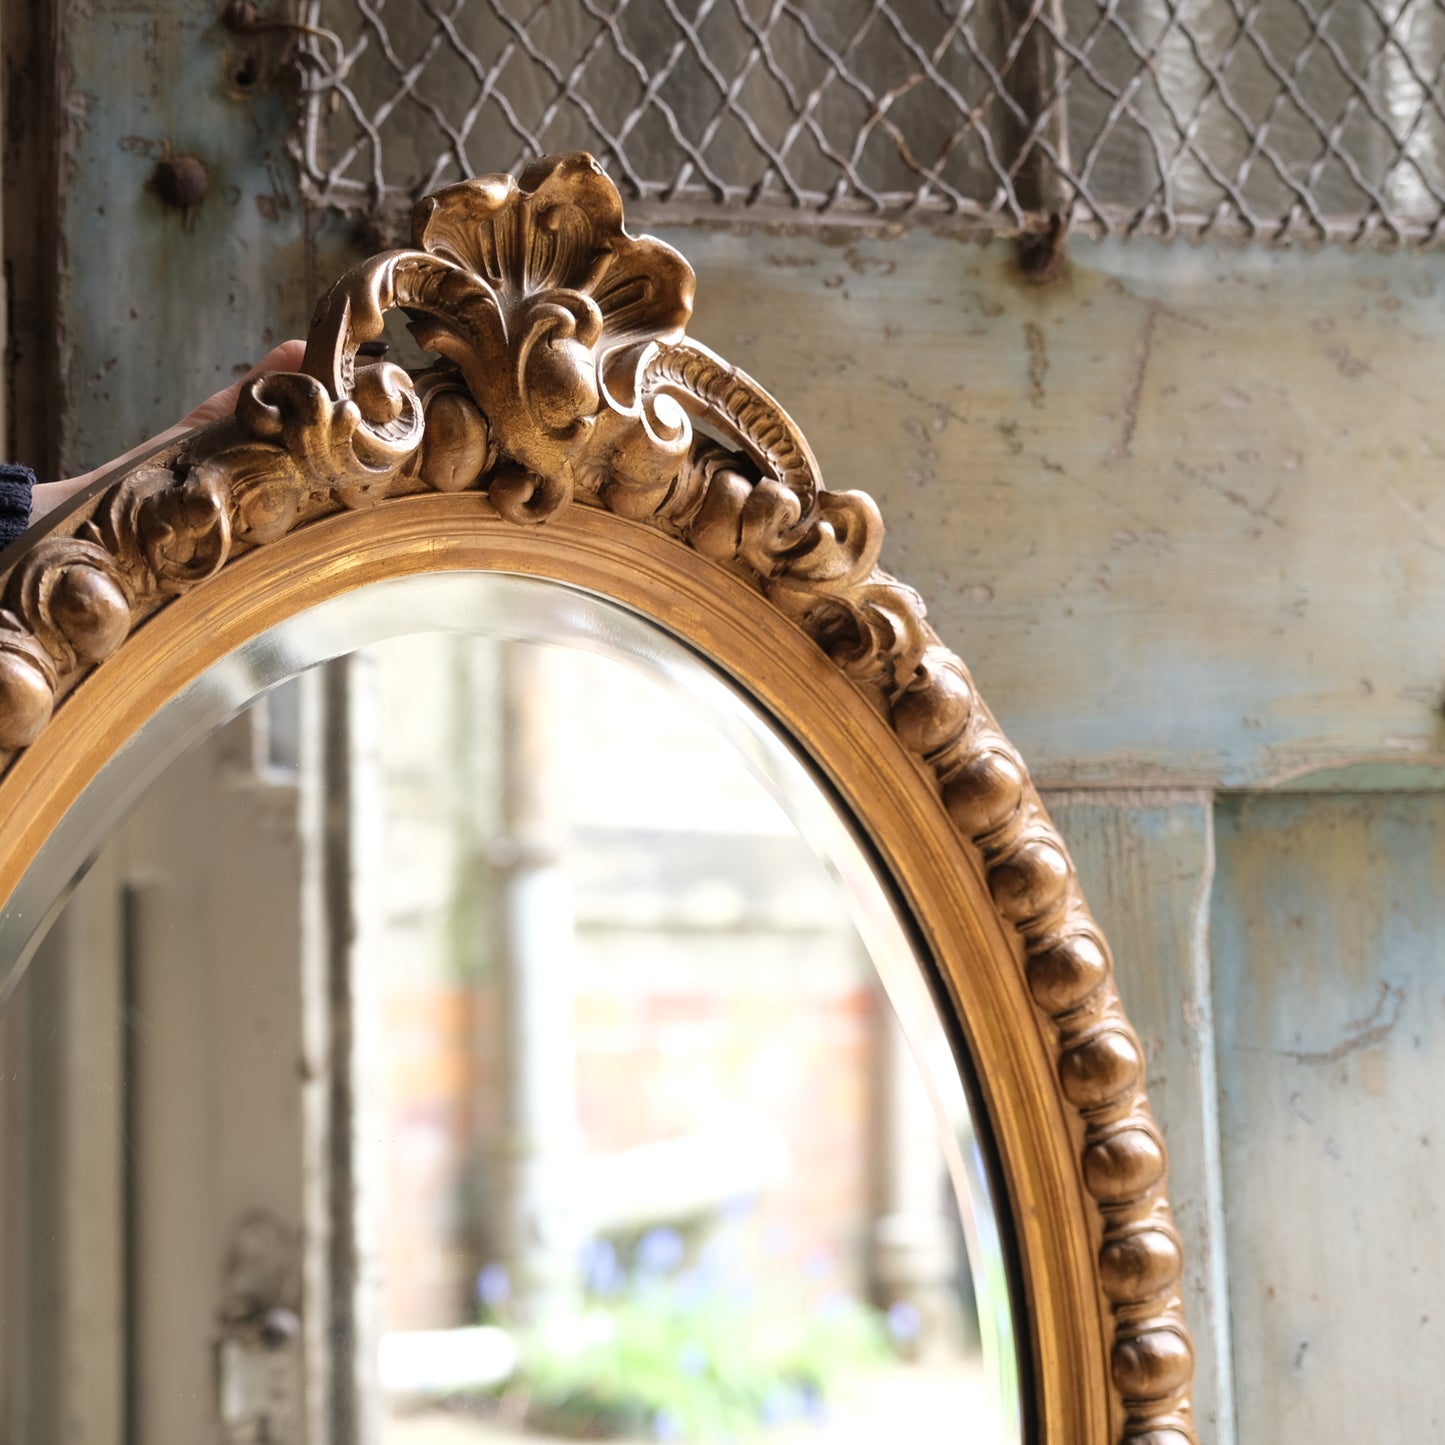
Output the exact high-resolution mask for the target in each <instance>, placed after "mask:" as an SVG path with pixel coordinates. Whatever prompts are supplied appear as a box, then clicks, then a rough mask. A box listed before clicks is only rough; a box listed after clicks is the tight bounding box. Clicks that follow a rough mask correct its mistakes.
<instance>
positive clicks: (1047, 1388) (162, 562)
mask: <svg viewBox="0 0 1445 1445" xmlns="http://www.w3.org/2000/svg"><path fill="white" fill-rule="evenodd" d="M692 294H693V274H692V271H691V269H690V268H689V267H688V265H687V263H686V262H685V261H684V260H683V259H682V257H681V256H679V255H678V254H677V253H676V252H675V251H673V250H672V249H671V248H670V247H668V246H666V245H664V244H663V243H661V242H659V241H656V240H653V239H651V238H647V237H641V238H634V237H632V236H629V235H628V234H627V232H626V231H625V230H624V229H623V224H622V207H621V202H620V199H619V197H618V194H617V191H616V189H615V188H614V187H613V186H612V184H611V182H609V181H608V180H607V178H606V177H605V176H604V175H603V174H602V172H601V170H600V168H599V167H598V166H597V164H596V163H595V162H594V161H593V160H592V159H591V158H590V157H588V156H583V155H572V156H564V157H559V158H553V159H550V160H547V161H543V162H540V163H538V164H537V165H536V166H534V167H533V168H532V169H531V170H529V171H528V172H527V173H526V174H525V175H524V176H523V177H522V178H521V181H520V183H519V182H516V181H513V180H511V179H510V178H508V177H505V176H492V177H488V178H485V179H482V180H477V181H469V182H465V183H463V184H461V185H456V186H451V187H449V188H448V189H446V190H444V191H441V192H440V193H438V194H437V195H434V196H431V197H428V198H427V199H425V200H423V201H422V202H421V204H420V205H419V206H418V208H417V212H416V219H415V238H414V246H413V247H412V248H410V249H402V250H394V251H388V252H384V253H382V254H381V255H378V256H376V257H373V258H372V259H371V260H369V261H366V262H365V263H363V264H361V265H359V266H357V267H355V268H354V269H353V270H351V271H349V272H348V273H347V274H346V275H345V276H344V277H343V278H342V279H341V281H340V282H339V283H338V284H337V285H336V286H335V288H334V289H333V290H332V291H331V293H330V294H329V295H328V296H327V297H326V298H325V299H324V301H323V302H322V303H321V305H320V307H319V308H318V311H317V315H316V319H315V322H314V324H313V327H312V331H311V335H310V337H309V340H308V343H307V349H306V357H305V361H304V363H303V368H302V370H301V372H299V373H296V374H287V373H272V374H268V375H265V376H261V377H259V378H257V379H256V380H254V381H252V382H250V383H248V384H247V386H246V387H245V388H244V389H243V391H242V395H241V399H240V402H239V404H238V405H237V408H236V413H235V416H234V418H233V419H229V420H227V421H225V422H221V423H218V424H216V425H215V426H213V427H210V428H208V429H206V430H204V431H201V432H197V433H194V434H192V435H191V436H190V437H188V438H185V439H183V440H182V441H180V442H178V443H175V444H173V445H171V446H169V447H168V448H166V449H164V450H162V451H161V452H159V453H157V454H156V455H155V456H153V457H151V458H149V459H147V460H146V461H144V462H143V463H141V464H139V465H137V466H135V467H134V468H133V469H132V470H130V471H129V472H127V473H125V474H124V475H121V476H120V477H119V479H118V480H112V479H106V480H104V481H102V482H101V483H99V484H97V486H96V487H95V488H94V489H92V491H91V492H89V493H88V494H87V495H86V496H85V497H84V498H83V499H82V500H81V501H80V502H79V504H78V505H76V506H74V507H72V508H71V509H69V510H68V511H67V512H66V513H64V514H63V515H62V516H61V517H60V518H59V519H57V520H56V521H54V522H53V523H52V524H51V525H50V526H49V527H48V529H46V530H45V531H44V532H43V533H42V534H41V535H40V536H38V537H37V538H36V539H35V540H34V541H32V542H30V544H29V545H28V547H25V548H23V550H19V552H18V556H17V559H16V560H15V561H14V562H13V565H11V566H10V567H9V569H8V571H7V572H6V574H5V575H4V577H3V578H0V586H3V601H4V610H3V611H0V748H3V749H4V753H3V756H0V764H3V766H4V769H5V771H4V775H3V778H0V818H3V819H4V827H3V829H0V897H9V896H10V894H11V892H12V890H13V889H14V888H15V886H16V883H17V882H18V880H19V879H20V878H21V876H22V874H23V873H24V871H25V869H26V868H27V867H28V866H29V865H30V863H31V861H32V860H33V859H34V858H35V855H36V853H37V850H38V849H39V848H40V846H41V845H42V843H43V842H44V840H45V838H46V837H47V835H48V834H49V832H50V830H51V829H52V828H53V827H54V826H55V824H56V823H57V822H58V820H59V819H60V817H61V816H62V814H63V813H64V811H65V810H66V809H67V808H68V807H69V806H70V804H71V803H72V802H73V801H74V800H75V799H76V798H77V797H78V796H79V795H80V793H81V791H82V790H83V789H84V788H85V786H86V784H87V782H88V781H90V780H91V779H92V778H93V777H94V776H95V775H96V773H97V772H98V770H99V769H100V768H101V767H102V766H103V765H104V764H105V763H106V761H107V760H108V759H110V758H111V757H112V756H113V755H114V754H115V752H116V750H117V749H118V747H119V746H120V745H121V744H122V743H123V742H124V741H125V740H126V739H127V738H129V737H131V736H132V735H133V734H134V732H135V731H136V730H137V729H138V728H139V727H140V726H141V724H142V723H144V722H145V720H146V719H147V718H148V717H149V716H151V715H152V714H153V713H154V712H155V711H156V710H157V709H158V708H159V707H160V706H161V705H162V704H164V703H165V702H166V701H167V700H168V699H169V698H171V697H173V696H175V694H176V693H177V692H179V691H180V690H181V689H182V688H183V687H185V686H186V685H187V684H188V683H190V682H192V681H193V680H194V679H196V678H197V677H198V676H200V674H201V673H202V672H203V671H204V670H205V669H206V668H207V667H208V666H210V665H211V664H212V663H213V662H215V661H216V660H217V659H219V658H220V657H223V656H224V655H225V654H226V653H227V652H228V651H231V650H233V649H235V648H237V647H239V646H241V645H243V644H244V643H246V642H247V641H248V640H250V639H252V638H254V637H256V636H258V635H260V634H261V633H262V632H263V631H265V630H266V629H267V628H269V627H271V626H273V625H274V624H276V623H277V622H279V621H282V620H284V619H285V618H287V617H289V616H292V615H294V614H296V613H298V612H300V611H302V610H303V609H305V608H308V607H310V606H312V605H314V604H316V603H319V602H323V601H326V600H328V599H329V598H331V597H335V596H339V595H340V594H342V593H344V592H347V591H349V590H351V589H354V588H356V587H360V586H364V585H366V584H367V583H370V582H373V581H379V580H384V579H387V578H394V577H402V576H407V575H411V574H414V573H417V572H424V571H436V570H446V569H478V568H480V569H488V570H498V571H504V572H513V573H521V574H529V575H533V576H541V577H548V578H552V579H555V580H558V581H562V582H566V583H569V584H571V585H573V586H579V587H583V588H587V589H589V590H591V591H593V592H596V593H598V594H601V595H602V596H605V597H608V598H611V599H613V600H615V601H617V602H619V603H621V604H623V605H624V606H626V607H630V608H632V609H633V610H635V611H637V612H639V613H641V614H642V615H644V616H646V617H648V618H650V619H653V620H654V621H656V622H658V623H659V624H660V625H662V626H663V627H664V628H665V629H666V630H668V631H669V632H672V633H673V634H675V635H677V636H679V637H681V638H682V639H683V640H684V641H686V642H687V643H689V644H691V645H692V646H694V647H695V648H697V649H699V650H701V651H702V652H703V653H705V654H706V655H707V656H708V657H709V658H711V659H712V660H713V662H714V663H715V665H717V666H719V667H720V668H722V669H723V670H724V671H725V672H727V673H728V674H730V675H731V676H732V677H733V678H734V679H735V680H737V681H738V682H739V683H740V684H741V686H742V687H743V688H744V689H745V690H746V691H747V692H748V693H749V694H750V695H751V696H752V697H753V698H755V699H756V700H757V701H758V703H759V704H760V705H761V706H762V707H763V708H764V709H766V710H767V711H768V712H769V713H770V714H771V715H772V716H773V717H774V718H775V719H776V720H778V722H779V724H780V725H781V727H782V728H783V730H784V731H785V732H786V733H788V734H790V735H791V736H792V737H793V738H794V739H795V740H796V741H797V743H798V745H799V746H800V747H801V748H802V749H803V750H804V751H805V752H806V753H807V754H808V755H809V757H810V758H811V760H812V762H813V764H814V765H815V767H817V768H818V769H819V770H821V771H822V772H823V773H824V774H825V775H826V776H828V777H829V778H830V779H831V780H832V782H833V784H834V786H835V788H836V790H837V791H838V793H839V794H840V795H841V797H842V798H843V800H844V801H845V803H846V804H847V806H848V807H850V808H851V809H852V811H853V813H854V814H855V816H856V817H857V819H858V820H859V822H860V825H861V827H862V828H863V829H864V830H865V831H866V833H867V835H868V836H869V838H870V839H871V842H872V844H873V847H874V849H875V850H876V852H877V854H878V855H879V857H880V858H881V860H882V861H883V864H884V866H885V867H886V868H887V870H888V871H889V873H890V874H891V877H892V879H893V880H894V882H895V885H896V887H897V889H898V891H899V893H900V895H901V897H902V898H903V899H904V900H905V903H906V905H907V907H908V908H909V909H910V910H911V913H912V917H913V920H914V924H915V927H916V930H917V935H918V937H919V938H920V940H921V941H922V946H923V947H924V948H926V949H927V950H928V951H929V952H930V953H931V955H932V958H933V959H934V960H935V962H936V966H937V968H938V970H939V972H940V974H941V976H942V978H943V979H944V981H945V983H946V987H947V989H948V991H949V994H950V1000H949V1002H950V1004H951V1006H952V1008H953V1009H954V1010H955V1011H956V1013H957V1016H958V1020H959V1022H960V1025H961V1028H962V1031H963V1033H964V1036H965V1037H966V1039H967V1040H968V1043H969V1045H970V1048H971V1051H972V1056H973V1062H974V1067H975V1069H976V1072H977V1075H978V1079H979V1087H980V1091H981V1094H982V1107H983V1109H984V1110H985V1112H986V1114H987V1128H988V1130H989V1132H990V1134H991V1135H992V1137H993V1139H994V1140H995V1142H996V1146H997V1150H998V1154H999V1158H1000V1161H1001V1173H1002V1180H1001V1195H1002V1197H1001V1198H1000V1200H999V1208H1000V1209H1001V1210H1003V1211H1005V1212H1006V1213H1007V1215H1008V1223H1009V1226H1010V1227H1011V1232H1012V1235H1013V1238H1014V1240H1015V1242H1016V1249H1017V1255H1018V1263H1019V1271H1020V1274H1021V1278H1022V1295H1023V1298H1022V1302H1021V1303H1022V1315H1023V1319H1022V1321H1021V1324H1020V1335H1021V1343H1022V1344H1023V1346H1024V1348H1025V1350H1026V1353H1027V1355H1028V1356H1029V1366H1030V1368H1029V1378H1030V1380H1031V1382H1032V1391H1033V1399H1032V1401H1031V1415H1032V1418H1033V1419H1034V1421H1035V1422H1036V1427H1037V1434H1038V1438H1039V1439H1041V1440H1044V1441H1048V1442H1056V1445H1115V1442H1131V1445H1185V1442H1193V1441H1194V1440H1195V1434H1194V1430H1193V1426H1192V1423H1191V1415H1190V1409H1189V1388H1190V1381H1191V1375H1192V1370H1193V1349H1192V1346H1191V1344H1190V1340H1189V1334H1188V1330H1187V1328H1186V1326H1185V1323H1184V1316H1183V1306H1182V1300H1181V1271H1182V1257H1181V1250H1180V1243H1179V1237H1178V1235H1177V1233H1176V1232H1175V1230H1174V1227H1173V1224H1172V1222H1171V1218H1170V1211H1169V1205H1168V1201H1167V1199H1166V1197H1165V1185H1166V1159H1165V1149H1164V1144H1163V1141H1162V1139H1161V1137H1160V1133H1159V1130H1158V1128H1157V1127H1156V1125H1155V1122H1154V1120H1153V1118H1152V1116H1151V1114H1150V1110H1149V1104H1148V1101H1147V1099H1146V1097H1145V1093H1144V1058H1143V1051H1142V1049H1141V1047H1140V1044H1139V1040H1138V1037H1137V1036H1136V1034H1135V1033H1134V1031H1133V1029H1132V1028H1131V1027H1130V1025H1129V1022H1128V1020H1127V1019H1126V1017H1125V1015H1124V1011H1123V1009H1122V1008H1121V1006H1120V1003H1119V998H1118V994H1117V992H1116V989H1115V985H1114V980H1113V974H1112V967H1111V963H1110V958H1109V952H1108V948H1107V945H1106V944H1105V941H1104V939H1103V936H1102V934H1101V933H1100V931H1099V928H1098V926H1097V925H1096V924H1095V923H1094V921H1093V919H1092V918H1091V917H1090V915H1089V912H1088V909H1087V907H1086V905H1085V903H1084V899H1083V896H1082V894H1081V892H1080V889H1079V885H1078V881H1077V879H1076V877H1075V874H1074V869H1073V866H1072V864H1071V863H1070V861H1069V856H1068V853H1067V851H1066V849H1065V847H1064V843H1063V841H1062V839H1061V838H1060V836H1059V834H1058V832H1057V831H1056V830H1055V828H1054V827H1053V825H1052V823H1051V822H1050V821H1049V819H1048V816H1047V815H1046V813H1045V811H1044V809H1043V806H1042V805H1041V803H1040V801H1039V798H1038V795H1037V793H1036V792H1035V790H1034V788H1033V785H1032V784H1031V782H1030V780H1029V776H1028V772H1027V770H1026V769H1025V767H1024V764H1023V761H1022V760H1021V758H1020V757H1019V755H1018V753H1017V752H1016V751H1015V750H1014V749H1013V747H1012V746H1011V745H1010V744H1009V742H1008V741H1007V739H1006V738H1005V737H1004V736H1003V734H1002V733H1001V732H1000V730H999V728H998V725H997V724H996V723H995V721H994V719H993V717H992V715H991V714H990V713H989V710H988V708H987V707H986V706H985V705H984V703H983V702H982V700H981V699H980V698H979V697H978V695H977V692H976V691H975V689H974V686H973V683H972V681H971V679H970V677H969V674H968V671H967V669H966V668H965V667H964V666H963V664H962V663H961V662H960V661H959V660H958V658H957V657H956V656H954V654H953V653H952V652H950V651H949V650H948V649H947V648H946V647H944V646H943V644H942V643H940V641H939V640H938V638H937V636H936V635H935V634H934V632H933V631H932V629H931V628H930V627H929V625H928V623H927V622H926V621H925V616H924V607H923V604H922V602H921V600H920V599H919V597H918V596H917V594H916V593H914V592H913V591H912V590H911V589H910V588H908V587H906V586H904V585H903V584H902V583H900V582H898V581H896V580H895V579H894V578H892V577H891V576H889V575H888V574H887V573H886V572H883V571H881V570H880V569H879V565H878V558H879V550H880V546H881V543H882V540H883V522H882V519H881V517H880V516H879V513H878V510H877V508H876V507H875V506H874V504H873V503H872V502H871V501H870V500H869V499H868V498H867V497H866V496H864V495H863V494H861V493H859V492H830V491H826V490H824V489H823V487H822V485H821V482H820V480H819V477H818V468H817V465H816V463H815V461H814V459H813V455H812V452H811V451H810V449H809V447H808V444H807V442H806V441H805V440H804V439H803V437H802V436H801V435H800V433H799V432H798V430H797V428H796V427H795V426H794V424H793V423H792V421H791V420H790V419H789V417H788V416H787V414H786V413H785V412H784V411H783V410H782V408H781V407H779V406H778V405H777V403H776V402H775V401H774V400H773V399H772V398H771V397H770V396H769V395H768V394H767V392H765V391H764V390H763V389H762V388H761V387H760V386H758V385H757V384H756V383H755V382H754V381H752V380H751V379H750V378H749V377H747V376H745V375H744V374H743V373H741V372H740V371H738V370H736V369H735V368H733V367H731V366H729V365H728V364H727V363H726V362H725V361H723V360H721V359H720V358H719V357H717V356H715V355H713V353H712V352H710V351H708V350H707V349H706V348H705V347H702V346H700V345H698V344H697V343H696V342H693V341H690V340H688V339H687V338H686V336H685V327H686V325H687V322H688V320H689V317H690V314H691V309H692ZM397 307H400V308H403V309H405V310H406V311H407V312H408V313H409V314H410V315H411V317H412V318H413V320H412V326H413V330H414V331H415V332H416V334H417V337H418V339H419V340H420V342H421V343H422V345H423V346H424V347H425V348H426V349H427V350H428V351H431V352H433V353H435V354H437V355H439V356H440V357H441V358H443V360H442V362H441V364H440V365H439V366H436V367H433V368H431V369H429V370H426V371H423V372H421V373H419V374H417V375H415V376H413V375H410V374H408V373H407V372H406V371H404V370H402V369H401V368H399V367H396V366H393V365H389V364H385V363H382V364H376V365H370V366H366V365H362V366H358V365H357V364H356V352H357V347H358V346H359V345H361V344H362V343H364V342H367V341H370V340H372V339H374V338H376V337H378V336H379V335H380V334H381V331H382V327H383V318H384V315H385V313H386V312H387V311H389V310H391V309H392V308H397ZM694 421H696V422H697V423H700V424H702V425H705V426H706V427H707V428H708V429H709V431H710V432H712V433H714V434H715V435H716V436H718V437H720V438H721V439H722V443H723V444H719V442H717V441H714V440H712V439H711V438H709V437H707V436H704V435H703V434H702V432H701V431H700V430H699V429H697V428H696V427H695V426H694ZM538 524H545V525H538ZM12 556H16V554H14V553H12Z"/></svg>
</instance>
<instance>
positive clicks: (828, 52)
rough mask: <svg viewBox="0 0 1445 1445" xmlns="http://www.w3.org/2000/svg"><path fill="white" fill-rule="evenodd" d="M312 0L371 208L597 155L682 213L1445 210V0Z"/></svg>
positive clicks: (322, 99) (1315, 237)
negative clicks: (574, 155)
mask: <svg viewBox="0 0 1445 1445" xmlns="http://www.w3.org/2000/svg"><path fill="white" fill-rule="evenodd" d="M301 4H302V6H303V10H302V18H303V19H304V20H305V21H306V22H307V24H309V25H310V26H311V27H313V29H312V31H311V33H310V34H309V37H308V39H307V40H306V42H305V44H304V46H303V47H302V50H303V53H302V55H301V57H300V59H301V64H300V67H299V73H300V75H301V77H302V88H303V101H304V104H303V116H302V125H301V128H300V132H299V135H298V142H297V149H298V154H299V159H300V163H301V168H302V173H303V178H304V183H305V185H306V187H307V190H308V193H309V194H310V196H311V197H312V199H313V200H315V201H317V202H319V203H321V204H323V205H328V206H336V207H341V208H345V209H349V210H355V211H364V212H367V213H369V214H372V215H377V216H380V215H382V214H385V213H387V212H388V211H391V212H395V211H396V210H397V209H400V208H401V207H404V206H409V205H410V203H411V202H412V200H414V199H415V198H416V197H417V196H419V195H421V194H423V193H424V192H426V191H428V190H430V189H434V188H435V187H436V186H438V185H443V184H446V183H447V182H448V181H450V180H455V179H457V178H459V177H461V176H466V175H472V174H476V173H479V172H486V171H496V170H506V169H513V170H516V169H518V168H520V167H521V166H523V165H525V164H526V162H527V161H528V160H530V159H532V158H533V157H536V156H538V155H543V154H546V153H549V152H554V151H562V150H575V149H584V150H590V151H592V152H593V153H594V154H596V155H597V156H598V157H599V159H601V160H602V161H603V163H604V165H605V166H606V167H607V169H608V171H609V173H610V174H611V175H612V176H613V178H614V179H615V180H616V181H617V182H618V184H619V185H620V186H621V188H622V189H623V191H624V193H625V194H628V195H629V196H630V198H631V199H632V200H633V201H634V202H635V203H641V208H642V209H643V210H645V211H647V212H649V213H652V212H654V211H661V212H664V213H666V214H671V215H675V216H677V217H678V218H680V219H681V218H688V219H691V218H695V217H697V216H699V215H703V216H706V215H715V216H718V217H719V218H724V217H726V218H736V217H737V216H738V214H739V213H746V214H749V215H752V216H754V217H756V218H757V219H780V218H781V219H789V220H792V221H794V222H797V221H804V220H807V219H808V218H812V219H814V220H816V221H842V220H848V219H854V218H857V217H860V216H861V217H875V218H879V219H883V220H894V221H898V220H902V221H924V220H926V221H928V222H929V223H931V224H935V225H938V224H944V225H953V226H955V227H959V228H963V229H977V230H987V231H992V232H1002V233H1005V234H1023V233H1031V232H1044V231H1049V230H1057V228H1058V227H1059V226H1060V225H1061V224H1062V225H1063V226H1065V227H1067V228H1070V229H1073V230H1077V231H1082V232H1085V233H1088V234H1092V235H1097V236H1105V235H1140V234H1148V235H1163V236H1172V235H1178V234H1187V235H1194V236H1204V235H1211V234H1213V235H1227V236H1231V237H1239V238H1248V239H1261V240H1268V241H1275V242H1284V241H1315V242H1319V241H1345V242H1351V243H1364V242H1379V243H1385V244H1398V243H1408V244H1415V245H1424V244H1429V243H1430V242H1433V241H1434V240H1435V239H1436V237H1437V236H1438V235H1439V234H1440V231H1441V227H1442V221H1445V150H1442V148H1445V105H1442V97H1441V72H1442V65H1445V0H1253V3H1249V0H1104V3H1089V0H301ZM634 209H636V207H634Z"/></svg>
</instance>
